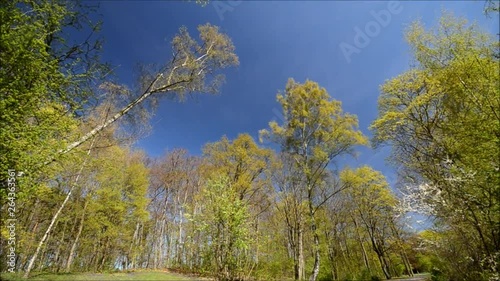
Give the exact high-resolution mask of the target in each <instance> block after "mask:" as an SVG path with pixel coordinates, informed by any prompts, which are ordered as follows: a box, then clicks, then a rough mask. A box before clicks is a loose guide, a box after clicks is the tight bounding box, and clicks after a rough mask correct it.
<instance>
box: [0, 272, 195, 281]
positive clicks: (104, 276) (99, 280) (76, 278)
mask: <svg viewBox="0 0 500 281" xmlns="http://www.w3.org/2000/svg"><path fill="white" fill-rule="evenodd" d="M0 280H5V281H20V280H26V279H22V278H21V276H20V275H14V274H4V273H2V274H1V275H0ZM28 280H46V281H80V280H81V281H107V280H113V281H121V280H136V281H149V280H164V281H194V280H200V279H199V278H197V279H196V278H192V277H187V276H183V275H180V274H175V273H167V272H159V271H144V272H130V273H74V274H73V273H70V274H48V273H43V274H37V273H33V275H32V276H31V277H30V278H29V279H28Z"/></svg>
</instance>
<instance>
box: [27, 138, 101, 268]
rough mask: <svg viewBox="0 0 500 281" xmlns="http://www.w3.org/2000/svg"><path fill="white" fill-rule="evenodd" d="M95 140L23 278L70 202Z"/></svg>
mask: <svg viewBox="0 0 500 281" xmlns="http://www.w3.org/2000/svg"><path fill="white" fill-rule="evenodd" d="M94 142H95V138H94V140H93V141H92V144H91V145H90V147H89V149H88V151H87V155H86V158H85V160H84V161H83V164H82V166H81V167H80V171H79V172H78V175H77V176H76V178H75V182H74V183H73V185H72V186H71V188H70V190H69V192H68V194H67V195H66V198H65V199H64V201H63V202H62V204H61V207H59V209H58V210H57V212H56V213H55V214H54V216H53V217H52V220H51V222H50V224H49V227H48V228H47V230H46V231H45V234H44V235H43V237H42V239H41V240H40V243H38V247H37V248H36V251H35V253H34V254H33V257H32V258H31V260H30V262H29V264H28V268H27V269H26V272H25V273H24V275H23V278H28V277H29V274H30V271H31V269H33V265H34V264H35V260H36V258H37V257H38V254H39V253H40V250H41V249H42V247H43V245H44V244H45V241H46V240H47V238H48V237H49V234H50V232H51V231H52V227H53V226H54V224H55V223H56V221H57V218H58V217H59V214H61V211H62V209H63V208H64V206H66V203H68V200H69V198H70V197H71V193H72V192H73V188H74V187H75V186H76V184H77V183H78V180H79V179H80V176H81V174H82V171H83V168H84V167H85V164H86V163H87V159H88V156H89V155H90V151H92V147H93V146H94Z"/></svg>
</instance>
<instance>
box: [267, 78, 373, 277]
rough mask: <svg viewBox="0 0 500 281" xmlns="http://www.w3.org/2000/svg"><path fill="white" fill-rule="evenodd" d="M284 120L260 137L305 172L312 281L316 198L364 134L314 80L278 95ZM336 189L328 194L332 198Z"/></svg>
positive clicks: (317, 252)
mask: <svg viewBox="0 0 500 281" xmlns="http://www.w3.org/2000/svg"><path fill="white" fill-rule="evenodd" d="M277 99H278V102H279V103H280V104H281V106H282V108H283V116H284V122H283V124H281V125H278V123H276V122H274V121H273V122H270V123H269V126H270V130H262V131H261V132H260V134H261V138H268V139H270V140H271V141H274V142H275V143H277V144H279V145H280V146H281V149H282V151H283V152H286V153H289V154H290V155H291V156H292V158H293V161H294V162H295V165H296V166H297V167H298V169H300V170H301V174H303V175H304V179H303V186H302V188H303V189H304V190H305V193H306V205H307V212H308V214H307V216H308V218H309V220H310V227H311V231H312V233H313V241H314V249H313V252H314V266H313V270H312V272H311V275H310V278H309V280H311V281H315V280H316V278H317V277H318V273H319V267H320V241H319V239H320V238H319V234H318V232H317V226H318V225H317V222H316V217H315V213H316V211H317V210H318V208H319V207H320V206H321V205H322V204H323V203H324V202H325V201H321V202H318V201H317V200H315V199H316V198H317V196H318V195H319V194H318V193H319V191H320V189H319V188H320V186H321V184H322V182H323V180H324V177H325V172H326V169H327V167H328V164H330V163H331V162H332V161H333V160H334V159H335V158H337V157H339V156H341V155H344V154H349V153H353V148H354V146H356V145H362V144H366V143H367V140H366V138H365V136H364V135H363V134H362V133H361V132H360V131H359V130H358V129H357V125H358V120H357V118H356V116H354V115H352V114H348V113H344V112H343V111H342V107H341V103H340V102H339V101H337V100H332V99H331V98H330V96H329V94H328V92H327V91H326V90H325V89H324V88H320V86H319V85H318V84H317V83H315V82H312V81H306V82H305V83H304V84H299V83H296V82H295V81H294V80H293V79H290V80H289V81H288V83H287V85H286V89H285V92H284V93H283V94H278V96H277ZM336 193H337V191H331V192H330V194H327V195H326V196H325V198H326V200H328V199H329V198H331V197H332V196H334V195H335V194H336Z"/></svg>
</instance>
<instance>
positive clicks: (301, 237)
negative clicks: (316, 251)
mask: <svg viewBox="0 0 500 281" xmlns="http://www.w3.org/2000/svg"><path fill="white" fill-rule="evenodd" d="M297 240H298V241H297V244H298V249H297V250H298V268H297V273H298V275H299V280H303V279H304V277H305V271H304V267H305V262H304V230H303V229H302V227H301V226H299V229H298V235H297Z"/></svg>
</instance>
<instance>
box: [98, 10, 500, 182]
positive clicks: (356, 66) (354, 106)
mask: <svg viewBox="0 0 500 281" xmlns="http://www.w3.org/2000/svg"><path fill="white" fill-rule="evenodd" d="M230 2H231V1H230ZM390 5H393V6H390ZM390 7H392V8H390ZM483 8H484V1H444V2H438V1H432V2H431V1H429V2H425V1H413V2H404V1H402V2H397V3H394V4H389V3H388V2H382V1H380V2H378V1H353V2H348V1H324V2H315V1H290V2H288V1H277V2H271V1H267V2H266V1H232V2H231V3H229V2H219V3H217V2H211V3H209V4H208V5H207V6H205V7H201V6H199V5H196V4H195V3H193V2H191V3H189V2H172V1H104V2H102V3H101V4H100V9H99V12H100V13H101V14H102V18H103V21H104V25H103V31H102V33H103V34H102V35H103V37H104V38H105V41H106V42H105V45H104V57H103V58H104V59H105V60H107V61H109V62H111V63H112V64H113V65H117V66H119V67H118V68H117V70H116V75H117V77H118V79H119V81H120V82H122V83H125V84H129V85H131V83H132V81H133V79H134V76H133V75H134V72H133V67H134V65H135V64H136V63H139V62H140V63H161V62H164V61H166V60H167V59H168V58H169V55H170V51H171V49H170V43H169V42H170V40H171V39H172V37H173V36H174V34H175V33H176V32H177V31H178V29H179V27H181V26H182V25H185V26H187V27H188V29H189V30H190V31H191V34H192V36H193V37H194V36H195V34H196V26H198V25H199V24H204V23H207V22H209V23H211V24H214V25H218V26H220V28H221V30H222V31H223V32H225V33H227V34H228V35H229V36H230V37H231V38H232V40H233V42H234V45H235V46H236V53H237V54H238V56H239V58H240V66H239V67H237V68H233V69H229V70H228V71H226V74H227V76H226V81H227V82H226V84H225V85H224V86H223V87H222V89H221V93H220V94H219V95H218V96H208V95H196V96H195V97H194V98H188V99H187V100H186V101H185V102H184V103H178V102H173V101H171V100H164V101H163V102H162V103H161V104H160V106H159V108H158V110H157V111H156V113H155V116H154V117H153V119H152V120H151V123H152V125H153V131H152V133H151V134H150V135H149V136H147V137H145V138H143V139H141V140H140V141H139V142H138V143H137V145H136V146H137V147H139V148H141V149H144V150H145V151H146V152H147V153H148V154H149V155H151V156H159V155H161V154H163V153H164V151H165V150H166V149H173V148H177V147H183V148H186V149H188V150H189V151H190V153H192V154H195V155H197V154H200V153H201V148H202V146H203V145H204V144H205V143H207V142H214V141H217V140H219V139H220V138H221V137H222V135H227V136H228V138H230V139H232V138H235V137H236V136H237V135H238V134H239V133H245V132H246V133H249V134H251V135H252V136H253V137H254V138H255V139H257V136H258V131H259V130H260V129H264V128H267V126H268V122H269V121H271V120H273V119H278V116H277V115H276V113H275V112H279V110H280V107H279V105H278V103H277V102H276V94H277V92H278V91H279V90H281V89H283V88H284V87H285V84H286V81H287V79H288V78H290V77H291V78H294V79H295V80H296V81H298V82H304V81H305V79H310V80H313V81H316V82H318V83H319V84H320V85H321V86H322V87H325V88H326V89H327V91H328V92H329V93H330V95H331V96H332V97H333V98H335V99H337V100H340V101H342V104H343V108H344V111H346V112H349V113H353V114H356V115H357V116H358V118H359V124H360V129H361V130H362V131H363V132H364V133H365V134H366V135H368V136H371V134H370V132H369V131H368V126H369V125H370V123H371V122H372V121H373V120H374V119H375V118H376V116H377V98H378V95H379V86H380V85H381V84H382V83H383V82H384V81H385V80H387V79H390V78H391V77H394V76H396V75H398V74H400V73H402V72H403V71H405V70H407V69H408V68H409V66H410V63H411V58H410V54H409V50H408V46H407V45H406V43H405V41H404V39H403V32H404V30H405V28H406V27H407V26H408V25H409V24H410V23H411V22H413V21H414V20H417V19H421V20H422V21H423V22H424V24H425V25H426V26H428V27H430V26H435V25H436V22H437V20H438V19H439V17H440V15H441V11H442V10H443V9H445V10H447V11H451V12H453V13H454V14H455V15H458V16H463V17H466V18H467V19H469V20H470V21H476V22H477V23H478V24H479V25H480V26H481V27H482V28H484V29H486V30H488V31H489V32H491V33H494V34H497V33H498V28H499V27H498V26H499V23H498V17H497V16H496V15H495V17H493V18H488V17H486V16H485V15H484V13H483ZM383 11H385V13H389V14H390V15H391V17H390V20H386V22H384V25H385V26H382V25H380V24H378V26H379V29H376V27H375V26H374V21H376V19H375V18H374V15H373V14H374V13H375V14H380V13H382V14H384V12H383ZM386 15H387V14H386ZM385 19H388V18H387V17H386V18H385ZM356 28H357V29H359V30H365V32H366V29H367V28H368V32H371V35H372V37H368V38H369V39H370V40H369V42H367V43H366V42H365V44H364V45H366V46H362V48H358V51H359V52H358V53H353V54H352V55H351V56H349V60H350V61H349V60H348V59H346V56H345V55H344V53H343V51H342V49H341V48H340V47H339V46H341V44H342V43H344V46H345V44H349V45H351V46H354V47H355V46H356V45H355V42H354V40H355V36H356V30H357V29H356ZM370 28H371V29H370ZM358 46H360V45H358ZM359 151H360V156H359V157H358V158H357V159H356V160H352V159H351V160H342V161H340V163H338V164H339V165H344V164H349V165H351V166H357V165H362V164H368V165H371V166H372V167H374V168H375V169H377V170H380V171H382V172H383V173H384V174H385V175H386V177H387V178H388V180H389V181H390V182H391V183H393V182H394V180H395V177H394V173H393V170H392V169H391V168H390V167H388V166H387V164H386V163H385V162H384V158H385V157H387V155H388V151H389V149H383V150H379V151H372V150H370V149H368V148H360V149H359Z"/></svg>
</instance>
